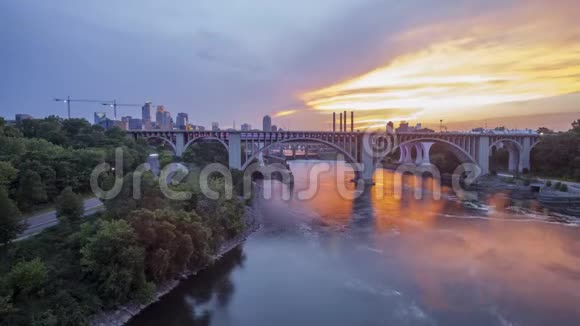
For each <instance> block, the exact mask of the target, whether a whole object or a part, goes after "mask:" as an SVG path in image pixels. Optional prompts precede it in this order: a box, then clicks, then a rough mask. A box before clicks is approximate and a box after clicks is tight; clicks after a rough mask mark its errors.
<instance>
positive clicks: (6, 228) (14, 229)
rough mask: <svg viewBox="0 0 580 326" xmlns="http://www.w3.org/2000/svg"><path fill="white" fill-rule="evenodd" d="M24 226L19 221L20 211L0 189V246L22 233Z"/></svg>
mask: <svg viewBox="0 0 580 326" xmlns="http://www.w3.org/2000/svg"><path fill="white" fill-rule="evenodd" d="M24 228H25V224H24V223H22V221H21V220H20V211H19V210H18V208H17V207H16V205H15V204H14V202H13V201H12V200H11V199H10V198H8V193H7V192H6V189H4V187H0V244H7V243H9V242H10V241H12V240H13V239H15V238H16V237H17V236H18V235H19V234H20V232H22V231H24Z"/></svg>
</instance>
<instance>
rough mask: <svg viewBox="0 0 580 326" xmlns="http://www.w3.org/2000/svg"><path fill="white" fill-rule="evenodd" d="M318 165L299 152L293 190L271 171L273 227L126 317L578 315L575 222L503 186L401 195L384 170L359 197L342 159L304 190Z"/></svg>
mask: <svg viewBox="0 0 580 326" xmlns="http://www.w3.org/2000/svg"><path fill="white" fill-rule="evenodd" d="M313 164H314V163H313V162H312V161H294V162H291V163H290V165H291V170H292V172H293V173H294V177H295V186H294V188H293V194H294V196H292V199H290V200H285V199H284V198H283V197H284V196H283V192H282V190H283V188H284V186H283V185H282V184H280V183H278V182H276V181H274V182H272V183H269V182H265V184H264V187H265V190H270V189H271V190H272V193H273V196H272V198H270V199H261V200H259V201H258V202H256V204H257V205H259V207H260V209H261V211H262V214H263V216H264V217H263V227H262V228H261V229H260V230H259V231H258V232H256V233H254V234H253V235H252V236H251V237H250V238H249V239H248V240H247V241H246V242H245V243H244V244H243V245H242V246H240V247H238V248H237V249H235V250H234V251H232V252H230V253H229V254H227V255H226V256H224V257H223V258H222V259H221V260H220V261H219V262H217V263H216V264H215V265H214V266H212V267H211V268H208V269H206V270H204V271H202V272H201V273H200V274H198V275H197V276H195V277H192V278H191V279H189V280H187V281H184V282H183V283H182V284H180V286H179V287H178V288H176V289H175V290H174V291H172V292H171V293H169V294H168V295H166V296H165V297H163V298H162V299H161V300H160V301H159V302H157V303H154V304H153V305H151V306H149V307H148V308H147V309H145V310H144V311H143V312H142V313H141V314H139V315H138V316H136V317H135V318H134V319H133V320H132V321H131V322H130V323H129V325H132V326H136V325H146V326H147V325H164V326H174V325H212V326H213V325H248V326H250V325H251V326H255V325H266V326H271V325H277V326H286V325H288V326H290V325H461V326H464V325H470V326H475V325H580V237H579V236H578V232H579V231H580V230H579V229H578V228H577V227H575V226H567V225H560V224H556V223H546V222H543V221H540V220H538V221H536V220H534V218H530V217H529V216H521V215H517V214H515V213H510V212H509V211H506V210H505V209H504V208H505V207H508V206H510V205H511V203H510V202H509V199H506V198H505V197H504V196H501V195H497V196H491V197H489V198H485V199H482V200H484V201H487V202H488V203H489V204H490V205H492V206H494V207H495V210H494V211H493V212H490V213H489V214H480V213H474V212H472V211H469V210H467V209H466V208H464V207H463V205H461V203H458V202H457V201H454V200H448V199H442V200H435V199H433V198H432V195H431V193H427V195H426V196H424V198H423V199H420V200H417V199H415V198H413V192H412V187H411V186H412V185H413V184H412V183H410V184H409V186H410V187H411V188H410V189H408V191H405V192H403V198H402V199H400V200H399V199H395V198H393V194H392V191H390V190H389V189H390V188H392V185H393V181H392V180H393V174H392V173H390V172H386V171H383V176H382V177H381V176H376V183H377V184H376V185H375V186H374V187H372V188H370V190H369V189H367V190H366V191H365V192H364V193H363V194H362V195H360V196H359V197H358V198H355V199H352V198H343V197H344V196H341V195H340V194H339V191H338V186H337V185H340V184H342V185H344V187H346V191H347V193H351V194H352V193H354V189H353V188H354V184H353V183H351V182H349V180H350V179H352V173H347V175H345V176H343V177H341V178H340V182H337V181H336V174H335V173H334V172H333V171H334V170H333V171H331V172H328V173H324V174H321V175H320V176H319V178H318V182H317V184H318V185H319V188H318V189H317V191H316V192H314V196H313V197H312V198H311V199H307V200H299V199H298V198H297V197H298V196H297V194H298V193H299V192H300V191H302V190H304V189H305V188H306V186H307V185H308V184H309V181H308V180H309V178H308V175H309V172H308V171H310V170H311V168H312V167H313ZM341 164H343V163H340V162H339V163H332V164H331V166H332V167H336V166H341ZM407 181H408V182H411V181H412V180H407ZM432 183H433V181H431V183H429V182H428V183H426V185H425V187H426V188H427V189H433V184H432ZM268 187H270V188H269V189H266V188H268ZM381 189H387V190H386V191H385V195H384V196H383V197H382V198H381V197H380V196H378V195H377V191H379V192H380V191H381ZM443 191H444V193H445V192H447V191H449V190H448V189H446V188H445V187H444V188H443ZM444 197H445V196H444ZM532 206H533V203H532Z"/></svg>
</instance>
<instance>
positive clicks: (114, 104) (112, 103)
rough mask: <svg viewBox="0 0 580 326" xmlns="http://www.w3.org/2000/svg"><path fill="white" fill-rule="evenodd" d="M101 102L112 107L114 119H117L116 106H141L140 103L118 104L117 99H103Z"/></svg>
mask: <svg viewBox="0 0 580 326" xmlns="http://www.w3.org/2000/svg"><path fill="white" fill-rule="evenodd" d="M101 104H102V105H105V106H109V107H112V108H113V112H114V116H115V120H116V119H117V107H119V106H131V107H142V106H143V105H142V104H120V103H117V100H112V101H103V102H102V103H101Z"/></svg>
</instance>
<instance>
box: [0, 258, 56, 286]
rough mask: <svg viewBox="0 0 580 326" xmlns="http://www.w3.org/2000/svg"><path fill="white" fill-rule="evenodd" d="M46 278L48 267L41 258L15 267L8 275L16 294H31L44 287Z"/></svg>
mask: <svg viewBox="0 0 580 326" xmlns="http://www.w3.org/2000/svg"><path fill="white" fill-rule="evenodd" d="M46 276H47V272H46V266H45V265H44V263H43V262H42V261H41V260H40V258H35V259H33V260H31V261H27V262H20V263H18V264H16V265H14V267H12V269H11V270H10V273H9V274H8V282H9V283H10V286H11V287H12V289H14V291H15V292H16V293H24V294H29V293H32V292H34V291H36V290H38V289H39V288H40V286H42V284H43V283H44V281H45V280H46Z"/></svg>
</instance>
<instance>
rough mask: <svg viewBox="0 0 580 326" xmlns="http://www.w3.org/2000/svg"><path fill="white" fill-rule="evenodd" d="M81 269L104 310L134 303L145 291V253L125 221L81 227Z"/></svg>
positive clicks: (103, 222)
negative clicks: (129, 302) (92, 286)
mask: <svg viewBox="0 0 580 326" xmlns="http://www.w3.org/2000/svg"><path fill="white" fill-rule="evenodd" d="M81 232H82V233H83V234H84V235H85V236H84V237H83V238H82V239H83V240H82V241H83V243H82V248H81V250H80V253H81V265H82V267H83V271H84V272H85V273H86V276H87V278H88V279H90V280H91V281H92V282H93V284H95V287H96V293H97V294H98V295H99V297H100V299H101V300H102V301H103V303H104V304H105V305H106V306H107V307H114V306H116V305H118V304H121V303H124V302H127V301H128V300H131V299H134V298H135V295H136V294H137V293H140V292H141V291H142V289H143V288H145V287H147V286H148V285H147V283H146V281H145V274H144V272H143V270H144V259H145V253H144V250H143V248H141V247H140V246H139V245H138V243H137V239H136V236H135V232H134V231H133V228H131V226H130V225H129V224H128V223H127V222H126V221H124V220H117V221H99V222H98V223H97V224H96V225H95V226H89V225H84V226H83V230H82V231H81Z"/></svg>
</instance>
